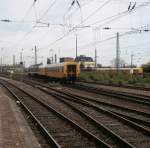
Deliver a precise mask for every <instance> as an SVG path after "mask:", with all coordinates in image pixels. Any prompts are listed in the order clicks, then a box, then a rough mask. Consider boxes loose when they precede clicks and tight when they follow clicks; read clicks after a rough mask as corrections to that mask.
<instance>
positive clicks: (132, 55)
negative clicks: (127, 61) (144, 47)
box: [131, 53, 134, 68]
mask: <svg viewBox="0 0 150 148" xmlns="http://www.w3.org/2000/svg"><path fill="white" fill-rule="evenodd" d="M133 57H134V54H133V53H132V54H131V68H132V67H133Z"/></svg>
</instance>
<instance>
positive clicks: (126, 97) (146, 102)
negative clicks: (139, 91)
mask: <svg viewBox="0 0 150 148" xmlns="http://www.w3.org/2000/svg"><path fill="white" fill-rule="evenodd" d="M70 86H71V87H73V88H76V89H82V90H88V91H90V92H93V93H96V94H100V95H105V96H110V97H115V98H118V99H124V100H128V101H132V102H136V103H140V104H143V105H149V106H150V97H149V98H148V97H147V98H146V97H142V96H138V95H136V96H135V95H131V94H129V93H124V92H117V91H114V90H105V89H102V88H96V87H90V86H85V85H79V84H75V85H69V87H70Z"/></svg>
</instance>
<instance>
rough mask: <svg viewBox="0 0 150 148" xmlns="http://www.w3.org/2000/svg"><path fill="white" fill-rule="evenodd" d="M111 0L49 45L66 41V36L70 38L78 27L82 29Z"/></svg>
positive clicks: (108, 0)
mask: <svg viewBox="0 0 150 148" xmlns="http://www.w3.org/2000/svg"><path fill="white" fill-rule="evenodd" d="M110 1H111V0H107V1H106V2H105V3H103V5H101V6H100V7H99V8H98V9H96V10H95V11H94V12H92V13H91V14H90V15H89V16H88V17H86V18H85V19H84V20H83V21H82V22H81V23H79V24H78V25H76V26H75V27H73V28H72V29H71V30H69V31H68V32H67V33H66V34H64V35H63V36H62V37H60V38H58V39H57V40H55V41H54V42H52V43H51V44H49V45H47V46H46V47H48V46H51V45H53V44H55V43H57V42H58V41H60V40H62V39H64V38H65V37H66V36H68V35H69V34H70V33H72V32H74V31H75V30H76V29H77V28H78V27H80V25H81V24H82V23H83V22H85V21H87V20H88V19H89V18H90V17H92V16H93V15H95V14H96V13H97V12H98V11H100V10H101V9H102V8H103V7H104V6H105V5H107V4H108V3H109V2H110Z"/></svg>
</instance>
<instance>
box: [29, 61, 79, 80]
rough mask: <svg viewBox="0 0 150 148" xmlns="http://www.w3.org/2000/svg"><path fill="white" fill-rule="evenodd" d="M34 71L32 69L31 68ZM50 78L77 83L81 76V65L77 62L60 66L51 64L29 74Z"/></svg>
mask: <svg viewBox="0 0 150 148" xmlns="http://www.w3.org/2000/svg"><path fill="white" fill-rule="evenodd" d="M31 69H32V68H31ZM31 73H32V74H37V75H39V76H45V77H49V78H52V79H55V80H63V81H75V80H77V79H78V78H79V75H80V65H79V64H78V63H77V62H74V61H70V62H64V63H59V64H49V65H47V66H46V67H43V66H42V65H40V66H39V67H38V68H36V69H35V68H34V69H32V70H31V71H29V74H31Z"/></svg>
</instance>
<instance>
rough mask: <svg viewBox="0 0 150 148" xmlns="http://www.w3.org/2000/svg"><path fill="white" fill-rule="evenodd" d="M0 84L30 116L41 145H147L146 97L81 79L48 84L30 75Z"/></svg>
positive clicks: (148, 102) (149, 123)
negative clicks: (20, 79) (79, 81)
mask: <svg viewBox="0 0 150 148" xmlns="http://www.w3.org/2000/svg"><path fill="white" fill-rule="evenodd" d="M0 84H1V87H3V88H5V89H6V90H7V93H8V94H9V95H10V96H11V97H12V98H15V99H16V101H17V102H18V103H19V104H20V107H21V108H22V109H21V110H23V112H24V114H26V116H28V117H30V118H31V121H30V122H32V123H34V124H33V125H32V129H34V130H35V131H36V132H37V131H38V134H37V135H36V134H35V135H36V137H37V139H38V141H39V143H40V144H41V145H43V146H45V145H46V146H47V147H102V148H103V147H107V148H110V147H115V148H116V147H117V148H122V147H124V148H127V147H129V148H136V147H137V148H141V147H144V148H148V147H149V145H150V113H149V111H150V98H149V96H148V95H138V94H135V93H130V92H129V93H125V92H117V91H110V90H108V89H104V88H103V89H102V88H97V87H94V86H90V85H87V84H82V83H76V84H65V85H60V84H57V85H56V84H51V85H50V84H49V83H43V82H42V81H41V82H39V81H37V80H31V79H23V80H22V82H20V81H16V80H11V79H7V78H1V79H0ZM35 125H36V127H33V126H35ZM39 137H40V138H39ZM41 139H43V140H41ZM41 141H42V142H41Z"/></svg>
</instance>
